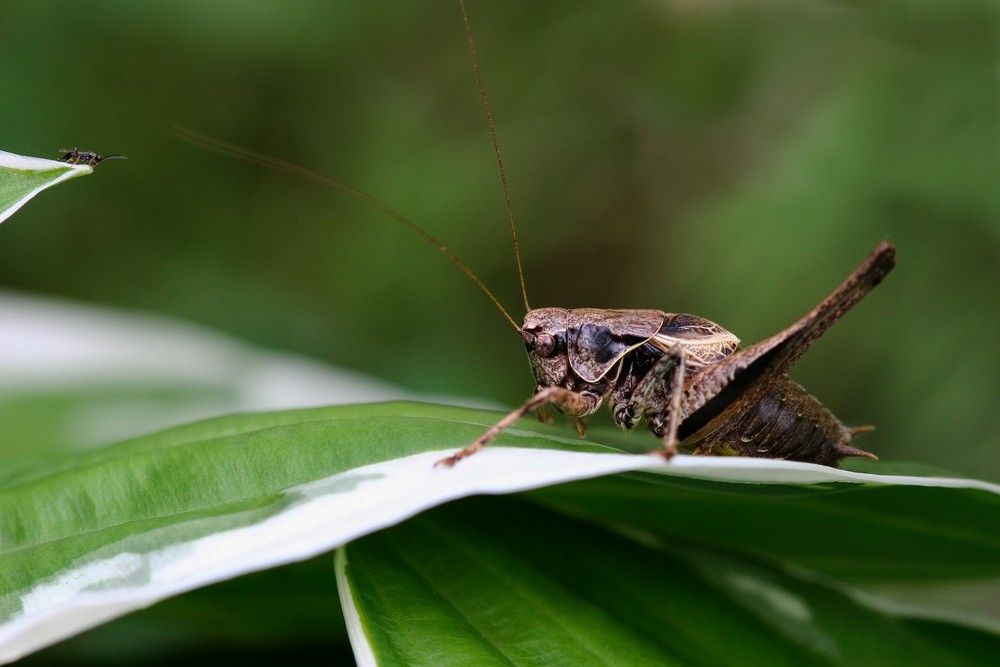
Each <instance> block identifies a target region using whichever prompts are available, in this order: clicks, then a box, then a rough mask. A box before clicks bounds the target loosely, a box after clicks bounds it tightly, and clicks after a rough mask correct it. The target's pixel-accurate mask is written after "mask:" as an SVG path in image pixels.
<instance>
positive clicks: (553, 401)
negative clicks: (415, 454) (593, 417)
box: [434, 387, 601, 468]
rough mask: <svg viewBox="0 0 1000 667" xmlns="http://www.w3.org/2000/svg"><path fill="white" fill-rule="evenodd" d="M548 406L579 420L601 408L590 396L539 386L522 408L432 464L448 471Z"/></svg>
mask: <svg viewBox="0 0 1000 667" xmlns="http://www.w3.org/2000/svg"><path fill="white" fill-rule="evenodd" d="M548 405H554V406H555V407H556V409H557V410H559V412H562V413H564V414H567V415H569V416H570V417H577V418H579V417H584V416H586V415H590V414H593V413H594V412H596V411H597V409H598V408H599V407H600V406H601V399H600V398H599V397H597V396H594V395H592V394H581V393H577V392H575V391H570V390H569V389H565V388H563V387H542V388H541V389H539V390H538V391H537V392H536V393H535V395H534V396H532V397H531V398H529V399H528V400H527V401H525V402H524V405H522V406H521V407H519V408H518V409H516V410H514V411H513V412H511V413H510V414H508V415H507V416H506V417H504V418H503V419H501V420H500V421H498V422H497V423H496V424H494V425H493V426H492V427H491V428H490V430H488V431H486V433H483V434H482V435H481V436H479V437H478V438H477V439H476V441H475V442H473V443H472V444H471V445H469V446H468V447H466V448H465V449H462V450H460V451H458V452H455V453H454V454H452V455H451V456H448V457H446V458H443V459H441V460H440V461H438V462H437V463H435V464H434V465H435V466H445V467H448V468H450V467H451V466H453V465H455V464H456V463H458V462H459V461H461V460H462V459H464V458H466V457H469V456H472V455H473V454H475V453H476V452H478V451H479V450H480V449H482V448H483V447H485V446H486V445H487V444H488V443H489V442H490V441H491V440H493V439H494V438H496V437H497V436H498V435H500V434H501V433H503V431H504V430H506V429H507V428H508V427H510V426H511V425H512V424H514V422H516V421H517V420H518V419H520V418H521V417H523V416H524V415H526V414H528V413H529V412H531V411H532V410H535V409H538V408H542V407H545V406H548Z"/></svg>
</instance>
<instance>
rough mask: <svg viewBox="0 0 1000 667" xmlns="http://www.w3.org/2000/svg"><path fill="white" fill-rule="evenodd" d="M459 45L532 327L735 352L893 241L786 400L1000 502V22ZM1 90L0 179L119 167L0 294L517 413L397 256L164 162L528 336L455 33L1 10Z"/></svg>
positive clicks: (1, 245) (514, 364) (4, 267)
mask: <svg viewBox="0 0 1000 667" xmlns="http://www.w3.org/2000/svg"><path fill="white" fill-rule="evenodd" d="M469 12H470V19H471V22H472V27H473V30H474V31H475V36H476V39H477V43H478V48H479V55H480V60H481V65H482V69H483V75H484V77H485V83H486V87H487V91H488V93H489V96H490V101H491V105H492V110H493V114H494V116H495V118H496V120H497V124H498V131H499V134H500V141H501V146H502V148H503V152H504V156H505V159H506V167H507V171H508V175H509V178H510V181H511V191H512V192H511V194H512V197H513V202H514V208H515V214H516V215H517V217H518V220H519V221H520V226H521V233H522V239H521V241H522V248H523V250H524V253H525V273H526V278H527V281H528V293H529V296H530V298H531V299H532V305H534V306H541V305H561V306H585V305H586V306H595V307H626V308H627V307H644V308H660V309H664V310H667V311H673V312H692V313H696V314H699V315H702V316H705V317H708V318H710V319H713V320H715V321H717V322H719V323H720V324H722V325H723V326H725V327H727V328H729V329H730V330H732V331H734V332H735V333H737V334H738V335H739V336H740V337H741V338H742V339H743V340H744V342H747V343H749V342H753V341H755V340H758V339H760V338H762V337H764V336H767V335H769V334H771V333H773V332H775V331H777V330H779V329H781V328H783V327H784V326H786V325H788V324H789V323H790V322H792V321H793V320H794V319H795V318H796V317H798V316H799V315H800V314H802V313H803V312H804V311H805V310H806V309H807V308H809V307H811V306H812V305H813V304H814V303H815V302H816V301H818V300H819V299H820V298H821V297H822V296H824V295H825V294H826V293H827V292H828V291H829V290H830V289H831V288H832V287H833V286H835V285H836V284H837V283H838V282H839V281H840V280H841V279H842V278H843V277H844V276H846V275H847V273H848V272H849V271H850V270H851V269H852V268H853V267H854V266H855V264H856V263H857V262H858V261H859V260H860V259H861V258H862V257H863V256H864V255H865V253H867V252H868V250H869V249H870V248H871V247H872V246H873V245H874V244H875V243H876V242H877V241H878V240H880V239H882V238H886V237H887V238H890V239H891V240H893V241H894V242H895V243H896V245H897V246H898V249H899V266H898V268H897V269H896V271H895V272H894V273H893V275H892V276H890V278H889V279H888V280H887V281H886V283H885V284H884V286H882V287H880V288H879V289H878V290H876V292H875V293H874V294H873V295H872V296H871V297H870V298H869V299H867V300H866V301H865V302H864V303H863V304H861V305H860V306H859V307H858V308H857V310H856V312H854V313H851V314H850V315H849V316H848V317H847V318H845V320H844V321H843V322H842V323H840V324H838V326H837V327H835V328H834V329H833V331H831V332H830V333H829V334H828V335H827V336H826V339H825V340H824V341H823V342H822V343H820V344H819V345H817V346H816V348H815V349H814V350H813V351H811V352H810V354H809V355H808V356H807V357H806V358H805V359H804V360H803V361H802V362H801V363H800V364H799V365H798V366H797V367H796V368H795V369H794V373H793V375H794V377H795V378H796V379H797V380H799V381H800V382H802V383H803V384H804V385H805V386H806V387H807V388H808V389H809V390H810V391H811V392H813V393H814V394H815V395H817V396H818V397H819V398H820V399H821V400H823V401H824V402H825V403H826V404H827V405H828V406H829V407H830V408H831V409H832V410H833V411H834V412H835V413H836V414H837V415H838V416H840V417H841V418H842V419H843V420H844V421H845V422H848V423H851V424H865V423H873V424H875V425H877V427H878V430H877V431H876V432H875V433H874V434H871V435H869V436H866V439H865V440H864V442H863V445H862V446H864V447H865V448H870V449H872V450H874V451H875V452H877V453H878V454H879V455H880V456H882V457H883V458H888V459H906V460H916V461H921V462H925V463H931V464H936V465H940V466H943V467H946V468H950V469H953V470H957V471H960V472H965V473H974V474H976V475H977V476H979V477H983V478H987V479H994V480H996V479H1000V461H998V458H997V457H996V455H995V451H996V447H997V446H998V445H1000V416H998V414H997V412H996V410H995V407H994V403H995V397H996V396H997V395H1000V357H998V355H996V354H995V350H994V347H995V344H996V341H997V340H1000V319H998V316H997V314H996V307H995V303H996V300H997V295H998V292H1000V261H998V259H1000V257H998V251H1000V234H998V224H997V220H998V216H1000V192H998V189H997V188H996V176H997V174H998V169H997V167H998V159H1000V158H998V155H1000V152H998V150H997V149H998V140H1000V136H998V123H1000V113H998V112H1000V108H998V106H1000V95H998V90H997V79H996V71H995V68H996V57H995V56H996V48H997V31H996V26H997V18H998V17H997V15H996V14H997V10H996V8H995V5H994V4H993V3H989V2H987V1H986V0H959V1H956V2H949V3H938V2H930V1H926V2H921V1H915V2H902V1H898V2H880V3H857V2H835V1H832V0H831V1H826V2H813V3H800V2H793V1H791V0H788V1H778V2H769V3H735V2H724V1H712V0H707V1H705V2H690V1H684V2H680V1H678V2H668V1H657V2H654V1H643V2H636V3H626V4H624V5H623V4H621V3H606V2H596V1H588V2H573V3H569V2H558V3H544V4H543V3H533V2H505V3H486V2H477V1H476V0H470V2H469ZM0 59H2V62H3V63H4V65H3V67H2V68H0V93H2V95H3V99H4V104H3V105H2V107H0V127H2V128H3V130H4V146H3V148H4V149H6V150H10V151H14V152H19V153H29V154H38V155H41V154H44V153H45V152H46V151H49V150H51V151H53V156H55V153H54V152H55V151H56V149H58V148H60V147H62V146H74V145H75V146H80V147H86V148H87V149H93V150H97V151H99V152H102V153H124V154H127V155H128V156H129V162H128V163H125V164H121V165H116V167H120V168H117V169H115V171H114V172H112V171H110V170H108V171H107V172H105V173H101V174H99V178H97V179H93V181H92V182H88V183H87V187H86V188H83V187H82V186H74V187H75V191H74V188H69V187H67V188H62V189H60V190H59V191H56V192H53V193H52V195H51V196H49V197H46V198H44V199H43V200H39V201H38V202H34V203H33V204H32V206H31V207H29V208H28V209H25V210H24V211H22V212H21V213H20V214H19V216H17V217H16V218H14V219H12V220H10V221H8V223H6V224H5V225H4V226H3V228H2V230H0V288H3V289H8V290H15V291H18V292H29V293H39V294H43V295H49V296H57V297H62V298H69V299H78V300H82V301H85V302H92V303H97V304H102V305H108V306H114V307H120V308H125V309H132V310H140V311H147V312H153V313H158V314H166V315H172V316H176V317H179V318H182V319H186V320H188V321H191V322H193V323H197V324H202V325H207V326H209V327H212V328H215V329H218V330H221V331H224V332H228V333H230V334H233V335H235V336H237V337H239V338H241V339H244V340H246V341H248V342H251V343H256V344H258V345H264V346H268V347H271V348H273V349H275V350H280V351H286V352H294V353H300V354H305V355H309V356H312V357H315V358H318V359H320V360H323V361H326V362H332V363H334V364H337V365H340V366H344V367H348V368H350V369H353V370H358V371H364V372H366V373H369V374H372V375H375V376H377V377H380V378H382V379H384V380H389V381H391V382H393V383H396V384H398V385H401V386H403V387H405V388H407V389H409V390H413V391H417V392H434V393H438V394H441V393H448V394H452V395H456V396H471V397H476V398H480V399H485V400H492V401H498V402H501V403H504V404H514V403H516V402H517V401H519V400H521V399H522V398H523V397H524V396H525V395H526V394H528V393H529V391H530V389H531V385H532V382H531V379H530V375H529V373H528V368H527V364H526V363H525V362H524V360H523V356H522V355H523V352H522V348H521V345H520V343H519V342H518V340H517V338H516V337H514V336H512V335H511V332H510V330H509V328H508V327H507V325H506V324H505V323H504V321H503V319H502V318H501V317H500V316H499V314H498V313H496V312H495V310H494V309H493V308H492V307H491V306H490V304H489V303H488V302H487V301H486V300H485V299H484V298H483V297H482V295H481V294H480V293H479V292H478V290H476V288H475V287H474V286H473V285H472V284H471V283H469V282H468V281H467V280H465V279H464V278H463V277H462V275H461V274H460V273H459V272H457V271H456V270H455V269H454V267H452V266H450V265H449V264H448V263H447V262H446V261H445V260H444V259H443V258H441V257H440V256H438V255H437V253H435V252H434V251H433V250H432V249H430V248H428V247H427V246H426V245H424V244H423V243H422V242H421V241H420V240H419V239H417V238H416V237H415V236H413V235H412V234H410V233H408V232H407V231H406V230H404V229H402V228H400V227H399V226H398V225H395V223H393V222H392V221H390V220H386V219H385V218H384V216H382V215H380V214H379V213H377V212H376V211H373V210H371V209H370V208H368V207H366V206H364V205H363V204H361V203H360V202H358V201H355V200H352V199H350V198H348V197H345V196H343V195H340V194H337V193H334V192H329V191H324V190H322V189H319V188H317V187H316V186H315V185H312V184H309V183H305V182H300V181H296V180H295V179H292V178H289V177H287V176H284V175H281V174H277V173H272V172H268V171H264V170H261V169H260V168H258V167H256V166H253V165H249V164H245V163H241V162H237V161H234V160H230V159H227V158H223V157H220V156H218V155H215V154H211V153H207V152H203V151H199V150H197V149H194V148H192V147H190V146H188V145H186V144H183V143H181V142H178V141H177V140H176V139H174V138H173V137H172V136H171V135H170V134H169V133H168V132H167V128H168V127H169V126H170V124H173V123H177V124H180V125H183V126H186V127H190V128H192V129H194V130H196V131H199V132H202V133H205V134H209V135H212V136H216V137H219V138H220V139H224V140H227V141H231V142H235V143H239V144H243V145H247V146H250V147H252V148H255V149H257V150H261V151H264V152H268V153H273V154H276V155H279V156H281V157H283V158H285V159H288V160H290V161H293V162H296V163H300V164H302V165H304V166H306V167H308V168H310V169H314V170H317V171H319V172H321V173H324V174H327V175H329V176H331V177H333V178H336V179H338V180H341V181H343V182H345V183H348V184H350V185H353V186H355V187H358V188H360V189H362V190H365V191H367V192H370V193H372V194H374V195H376V196H377V197H379V198H380V199H382V200H383V201H385V202H386V203H388V204H389V205H391V206H393V207H394V208H396V209H398V210H400V211H401V212H403V213H405V214H406V215H408V216H409V217H411V218H412V219H414V220H415V221H417V222H418V223H419V224H421V225H423V226H425V227H426V228H427V229H428V231H430V232H431V233H432V234H433V235H435V236H436V237H438V238H439V239H441V240H442V242H444V243H446V244H447V245H448V246H449V247H450V248H451V249H453V250H454V251H455V252H456V253H457V254H458V255H459V256H460V257H462V258H463V259H464V260H465V261H466V262H467V263H468V264H469V265H470V266H472V267H473V268H474V269H475V270H476V271H477V272H478V273H479V275H480V277H481V278H482V279H483V280H484V281H485V282H486V283H487V284H488V285H489V286H491V288H493V289H495V290H496V291H497V292H498V294H499V295H500V297H501V299H502V300H503V301H504V303H505V304H507V306H508V307H509V308H510V309H512V310H514V311H518V310H519V305H518V304H519V295H518V292H517V284H516V275H515V273H514V262H513V257H512V253H511V250H510V241H509V238H508V236H507V232H506V228H505V221H504V217H505V213H504V209H503V197H502V193H501V191H500V185H499V180H498V178H497V175H496V165H495V162H494V157H493V154H492V149H491V147H490V144H489V137H488V133H487V128H486V124H485V120H484V118H483V113H482V109H481V108H480V106H479V100H478V96H477V94H476V90H475V82H474V79H473V76H472V71H471V66H470V64H469V57H468V53H467V50H466V45H465V37H464V35H463V33H462V25H461V17H460V14H459V11H458V6H457V2H454V1H452V0H441V1H435V2H432V3H428V2H411V3H405V2H397V3H392V4H383V3H328V2H320V1H318V0H316V1H306V0H303V1H301V2H297V3H294V4H289V3H286V2H279V1H277V0H269V1H266V0H261V1H258V2H254V3H249V4H248V3H245V2H236V1H234V0H229V1H220V2H213V3H201V2H195V1H193V0H184V1H179V2H172V3H122V2H113V1H110V0H103V1H101V0H96V1H94V2H90V3H86V4H80V3H74V2H69V1H65V0H64V1H56V2H47V3H16V4H11V5H9V6H5V7H4V9H3V12H2V14H0ZM517 314H518V313H517V312H515V316H517ZM5 317H6V315H5V314H3V313H0V326H2V319H3V318H5ZM150 354H151V355H153V354H156V352H155V350H151V351H150ZM511 368H514V369H518V368H523V372H518V371H512V370H511ZM6 428H7V427H5V426H2V425H0V429H6ZM13 435H17V434H13ZM12 439H13V438H12V433H11V431H9V430H4V431H2V432H0V443H6V442H9V441H11V440H12Z"/></svg>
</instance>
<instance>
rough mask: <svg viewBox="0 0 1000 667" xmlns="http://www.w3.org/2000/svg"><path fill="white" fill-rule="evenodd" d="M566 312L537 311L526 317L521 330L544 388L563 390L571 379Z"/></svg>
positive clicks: (552, 310)
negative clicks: (554, 387) (564, 385)
mask: <svg viewBox="0 0 1000 667" xmlns="http://www.w3.org/2000/svg"><path fill="white" fill-rule="evenodd" d="M568 317H569V311H568V310H566V309H565V308H535V309H534V310H529V311H528V314H527V315H525V316H524V324H522V325H521V328H519V329H518V333H520V334H521V338H523V339H524V347H525V348H526V349H527V350H528V361H529V362H530V363H531V372H532V373H534V374H535V381H536V382H537V383H538V385H539V386H540V387H551V386H561V385H562V384H563V383H564V382H565V381H566V378H567V376H568V375H569V357H568V356H567V354H566V323H567V320H568Z"/></svg>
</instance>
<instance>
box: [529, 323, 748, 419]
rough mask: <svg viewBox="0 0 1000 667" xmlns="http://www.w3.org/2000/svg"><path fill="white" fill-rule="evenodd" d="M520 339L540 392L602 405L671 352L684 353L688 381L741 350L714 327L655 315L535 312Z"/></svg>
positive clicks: (736, 343)
mask: <svg viewBox="0 0 1000 667" xmlns="http://www.w3.org/2000/svg"><path fill="white" fill-rule="evenodd" d="M522 336H523V337H524V339H525V346H526V347H527V350H528V359H529V361H530V362H531V369H532V372H533V373H534V375H535V380H536V382H537V383H538V386H539V387H549V386H559V387H564V388H566V389H569V390H571V391H575V392H578V393H585V394H590V395H592V396H594V397H596V398H598V399H600V401H603V399H605V398H606V397H607V396H608V395H609V394H611V392H612V391H614V392H615V393H616V394H619V393H622V392H628V391H629V390H630V389H631V388H632V387H634V386H635V385H636V384H637V383H638V382H639V380H641V379H642V378H643V376H645V375H646V373H647V372H648V371H649V370H650V368H652V366H653V365H654V364H655V363H656V361H657V360H658V359H659V358H660V357H662V356H663V355H664V354H665V353H666V352H667V351H668V350H670V349H671V348H674V347H675V346H678V345H680V346H683V347H684V349H685V353H686V355H687V371H686V375H691V374H693V373H697V372H700V371H701V370H703V369H704V368H707V367H709V366H711V365H713V364H715V363H717V362H718V361H719V360H721V359H723V358H724V357H726V356H728V355H730V354H732V353H733V352H735V351H736V349H737V347H738V346H739V339H738V338H736V336H734V335H733V334H731V333H730V332H728V331H726V330H725V329H723V328H722V327H720V326H719V325H717V324H715V323H714V322H710V321H709V320H706V319H704V318H701V317H696V316H694V315H684V314H673V313H664V312H663V311H659V310H603V309H598V308H578V309H575V310H567V309H565V308H538V309H535V310H532V311H530V312H529V313H528V314H527V315H526V316H525V318H524V324H523V326H522ZM600 401H599V402H597V403H596V404H595V409H596V408H597V407H599V405H600Z"/></svg>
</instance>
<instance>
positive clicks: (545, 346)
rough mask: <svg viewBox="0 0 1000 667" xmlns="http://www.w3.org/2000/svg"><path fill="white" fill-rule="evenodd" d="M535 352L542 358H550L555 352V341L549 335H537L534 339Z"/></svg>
mask: <svg viewBox="0 0 1000 667" xmlns="http://www.w3.org/2000/svg"><path fill="white" fill-rule="evenodd" d="M535 351H536V352H538V354H540V355H542V356H543V357H549V356H552V353H553V352H555V351H556V339H555V338H554V337H553V336H552V335H551V334H546V333H543V334H538V335H537V336H536V337H535Z"/></svg>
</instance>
